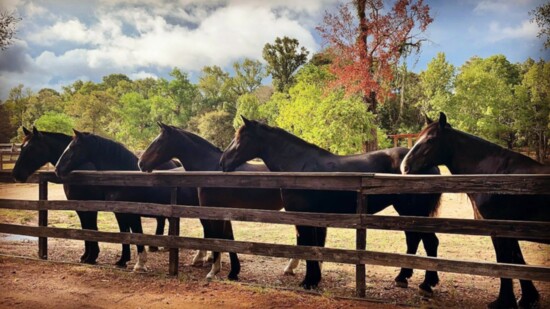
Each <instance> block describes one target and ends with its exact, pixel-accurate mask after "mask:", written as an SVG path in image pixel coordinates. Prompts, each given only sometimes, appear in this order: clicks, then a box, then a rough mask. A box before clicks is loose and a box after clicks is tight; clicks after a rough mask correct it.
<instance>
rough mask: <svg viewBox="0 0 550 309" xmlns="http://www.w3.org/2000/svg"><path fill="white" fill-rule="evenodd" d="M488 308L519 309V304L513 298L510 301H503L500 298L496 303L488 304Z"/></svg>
mask: <svg viewBox="0 0 550 309" xmlns="http://www.w3.org/2000/svg"><path fill="white" fill-rule="evenodd" d="M487 308H490V309H502V308H513V309H515V308H518V304H517V303H516V300H515V299H514V298H511V299H509V300H506V301H505V300H501V299H500V298H497V299H496V300H495V301H493V302H491V303H489V304H487Z"/></svg>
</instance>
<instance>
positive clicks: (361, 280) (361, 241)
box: [355, 190, 367, 297]
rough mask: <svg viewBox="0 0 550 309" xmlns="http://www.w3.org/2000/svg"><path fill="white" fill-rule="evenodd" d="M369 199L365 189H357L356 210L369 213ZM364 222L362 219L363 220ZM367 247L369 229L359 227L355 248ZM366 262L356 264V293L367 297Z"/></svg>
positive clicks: (363, 248)
mask: <svg viewBox="0 0 550 309" xmlns="http://www.w3.org/2000/svg"><path fill="white" fill-rule="evenodd" d="M366 202H367V199H366V196H364V195H363V190H359V191H357V209H356V212H357V214H359V215H362V214H365V213H367V204H366ZM361 222H362V220H361ZM366 248H367V230H366V229H357V231H356V233H355V249H356V250H365V249H366ZM366 275H367V274H366V268H365V264H357V265H355V294H356V295H357V297H365V294H366V289H367V283H366V281H365V279H366V278H365V277H366Z"/></svg>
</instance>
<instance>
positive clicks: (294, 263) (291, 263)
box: [285, 259, 300, 276]
mask: <svg viewBox="0 0 550 309" xmlns="http://www.w3.org/2000/svg"><path fill="white" fill-rule="evenodd" d="M299 264H300V260H299V259H290V260H288V264H287V265H286V267H285V275H291V276H292V275H294V270H295V269H296V267H298V265H299Z"/></svg>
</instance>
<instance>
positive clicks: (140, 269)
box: [134, 265, 148, 273]
mask: <svg viewBox="0 0 550 309" xmlns="http://www.w3.org/2000/svg"><path fill="white" fill-rule="evenodd" d="M147 271H148V269H147V266H145V265H143V266H141V265H139V266H138V265H136V266H134V272H135V273H146V272H147Z"/></svg>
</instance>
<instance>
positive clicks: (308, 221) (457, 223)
mask: <svg viewBox="0 0 550 309" xmlns="http://www.w3.org/2000/svg"><path fill="white" fill-rule="evenodd" d="M0 208H6V209H21V210H40V209H44V210H79V211H112V212H119V213H135V214H143V215H157V216H164V217H182V218H202V219H210V220H231V221H247V222H263V223H275V224H291V225H305V226H317V227H336V228H351V229H362V228H367V229H382V230H398V231H400V230H406V231H416V232H436V233H449V234H462V235H483V236H500V237H513V238H520V239H540V240H550V222H534V221H505V220H471V219H450V218H426V217H394V216H378V215H356V214H349V215H343V214H321V213H300V212H282V211H270V210H253V209H234V208H220V207H197V206H180V205H174V206H171V205H163V204H149V203H134V202H119V201H117V202H107V201H46V202H41V201H23V200H7V199H0Z"/></svg>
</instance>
